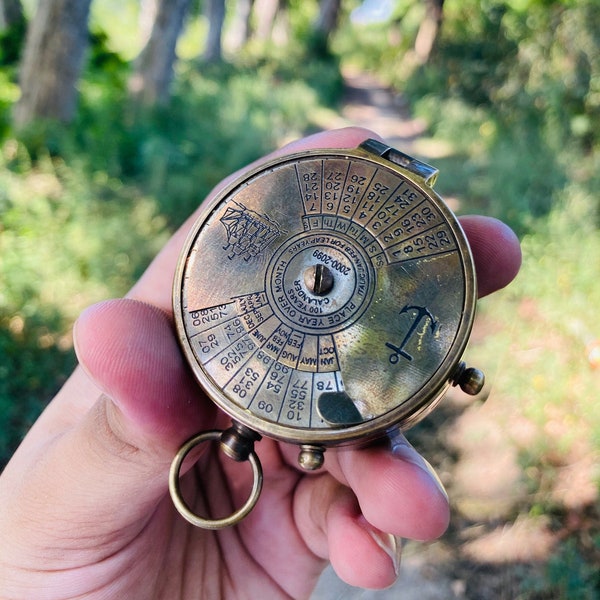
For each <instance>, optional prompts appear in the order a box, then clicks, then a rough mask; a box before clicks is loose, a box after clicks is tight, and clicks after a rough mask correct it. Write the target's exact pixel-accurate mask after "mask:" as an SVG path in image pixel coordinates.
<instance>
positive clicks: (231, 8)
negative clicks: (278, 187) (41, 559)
mask: <svg viewBox="0 0 600 600" xmlns="http://www.w3.org/2000/svg"><path fill="white" fill-rule="evenodd" d="M44 4H45V5H47V4H50V3H48V2H45V3H44ZM54 4H58V3H54ZM64 4H65V6H67V7H68V6H69V4H78V6H79V9H78V10H80V11H81V12H82V16H81V18H80V19H79V21H76V24H75V27H76V28H78V30H79V34H80V35H79V40H80V41H79V42H78V48H76V49H75V50H74V51H71V52H70V56H76V55H77V53H80V54H81V56H82V57H83V59H82V61H81V70H79V69H78V68H77V65H75V67H73V64H72V63H71V64H69V65H67V64H63V63H61V61H60V60H59V58H60V57H58V58H57V57H53V56H52V55H51V53H50V52H48V51H47V52H46V55H45V57H44V60H43V61H42V60H41V58H40V57H36V56H35V52H34V50H35V49H34V48H32V47H33V46H34V43H33V39H34V34H33V31H34V23H35V22H36V19H35V15H36V11H37V2H35V1H33V0H23V1H22V2H19V0H0V13H1V14H0V467H2V466H3V465H4V464H5V463H6V461H7V460H8V459H9V457H10V455H11V453H12V452H13V451H14V449H15V447H16V445H17V444H18V443H19V440H20V439H21V438H22V436H23V435H24V433H25V432H26V431H27V429H28V428H29V427H30V426H31V424H32V423H33V421H34V420H35V418H36V417H37V415H38V414H39V413H40V411H41V410H42V409H43V407H44V406H45V404H46V403H47V402H48V400H49V399H50V398H51V397H52V395H53V393H54V392H55V391H56V390H57V389H58V388H59V387H60V385H61V383H62V382H63V381H64V380H65V378H66V377H67V376H68V374H69V373H70V371H71V370H72V368H73V366H74V365H75V358H74V352H73V348H72V339H71V333H70V331H71V327H72V324H73V321H74V320H75V319H76V318H77V315H78V314H79V312H80V311H81V310H82V309H83V308H84V307H86V306H88V305H89V304H91V303H93V302H95V301H98V300H101V299H105V298H109V297H115V296H120V295H122V294H124V293H125V292H126V291H127V289H128V287H129V286H130V285H131V284H132V282H133V281H135V279H136V277H137V276H139V274H140V273H141V272H142V271H143V269H144V267H145V266H146V265H147V263H148V261H149V260H150V259H151V258H152V256H153V255H154V254H155V253H156V252H157V251H158V249H160V247H161V246H162V244H164V242H165V241H166V240H167V239H168V237H169V235H170V234H171V232H172V231H173V230H174V229H175V228H176V227H177V226H178V225H179V224H180V223H181V222H182V221H183V219H184V218H185V217H186V216H187V215H189V214H190V212H191V211H192V210H193V209H194V208H195V207H196V206H197V205H198V204H199V203H200V202H202V200H203V198H204V197H205V195H206V194H207V193H208V191H209V190H210V189H211V187H212V186H213V185H215V184H216V183H218V182H219V181H220V180H221V179H222V178H223V177H225V176H226V175H228V174H230V173H231V172H232V171H233V170H235V169H237V168H239V167H241V166H243V165H245V164H247V163H248V162H250V161H252V160H254V159H256V158H258V157H260V156H262V155H264V154H265V153H266V152H268V151H269V150H271V149H273V148H275V147H277V146H279V145H281V144H282V143H284V142H286V141H288V140H290V139H293V138H296V137H299V136H302V135H304V134H306V133H310V132H314V131H318V130H322V129H328V128H333V127H339V126H344V125H350V124H360V125H363V126H367V127H371V128H373V129H375V130H376V131H377V132H378V133H380V134H381V135H383V136H384V137H386V138H387V139H388V140H390V141H391V142H392V143H393V144H395V145H396V146H398V147H399V148H400V149H402V150H404V151H407V152H409V153H413V154H415V155H416V156H418V157H419V158H421V159H423V160H425V161H427V162H430V163H432V164H434V165H435V166H437V167H438V168H439V169H440V171H441V175H440V178H439V180H438V184H437V186H436V189H437V190H438V191H439V192H440V193H441V194H442V195H443V196H444V197H446V198H447V199H448V202H449V204H450V205H451V207H452V208H453V209H454V210H456V211H457V212H459V213H462V214H464V213H470V212H477V213H481V214H486V215H491V216H495V217H498V218H500V219H502V220H504V221H506V222H507V223H508V224H510V225H511V226H512V227H513V228H514V229H515V231H516V232H517V233H518V235H519V237H520V238H521V240H522V246H523V252H524V265H523V269H522V272H521V274H520V275H519V277H518V279H517V280H516V282H515V283H514V284H513V285H511V286H510V287H509V288H507V289H506V290H504V291H503V292H501V293H499V294H497V295H495V296H494V297H491V298H486V299H485V300H483V301H482V302H481V303H480V309H479V317H478V321H477V324H476V328H475V332H474V338H473V341H472V344H471V347H470V350H469V361H470V362H471V363H473V364H474V365H476V366H479V367H481V368H483V369H484V370H485V371H486V373H487V375H488V379H489V380H490V384H489V385H488V387H487V388H486V391H485V394H484V396H486V397H487V401H486V402H485V404H482V403H480V402H478V403H476V404H472V403H469V402H468V401H467V400H466V399H465V398H464V397H463V396H462V395H461V394H459V393H456V392H455V393H453V394H451V397H450V398H449V399H448V400H447V401H446V402H445V403H444V404H443V406H442V407H441V408H440V409H439V410H438V411H437V412H435V413H434V414H433V415H432V416H431V417H430V418H428V419H427V420H426V421H425V422H424V423H423V424H421V425H419V426H418V427H417V428H416V429H415V430H414V431H411V432H409V434H408V436H409V439H411V441H412V442H413V443H415V444H416V445H417V446H418V448H419V449H420V450H421V451H422V452H423V453H424V455H425V456H427V457H428V458H429V460H430V461H431V462H432V463H433V464H434V465H435V466H436V468H437V469H438V471H439V473H440V476H441V478H442V479H443V481H444V483H445V485H446V486H447V488H448V491H449V493H450V497H451V500H452V503H453V520H452V524H451V527H450V529H449V531H448V533H447V534H446V535H445V536H444V537H443V538H442V539H441V540H440V541H438V542H435V543H433V544H429V545H426V546H425V545H421V544H409V545H408V546H407V548H406V550H405V559H404V560H405V572H404V573H403V577H404V579H403V581H401V584H398V586H397V587H395V588H394V589H393V590H388V591H386V592H378V593H376V594H375V593H372V595H368V596H367V595H366V594H367V593H366V592H364V593H363V592H358V591H352V590H349V589H346V588H343V587H336V586H338V583H337V582H335V580H334V578H333V576H331V577H330V578H329V579H327V581H324V582H323V583H322V585H321V586H320V587H319V588H318V590H317V592H315V598H337V597H348V598H354V597H356V598H359V597H360V598H371V597H372V598H379V597H381V598H384V597H385V598H392V597H401V598H403V597H406V598H419V599H420V600H427V599H428V598H431V599H433V598H468V599H477V600H482V599H483V600H485V599H487V598H489V599H494V600H496V599H502V598H504V599H511V600H512V599H516V598H523V599H556V598H560V599H567V600H570V599H577V600H580V599H584V600H586V599H589V600H595V599H598V598H600V570H599V568H598V565H600V526H599V525H600V511H599V500H598V493H599V486H600V469H599V458H600V398H599V396H600V319H599V318H598V314H599V310H600V308H599V307H600V283H599V279H600V235H599V226H600V211H599V204H600V10H599V8H598V3H597V0H562V1H558V0H511V1H506V2H500V1H494V0H486V1H485V2H479V1H475V0H446V1H445V2H443V1H442V0H385V1H383V0H382V1H379V2H377V1H375V0H365V2H362V3H361V2H359V1H358V0H321V1H320V2H318V1H317V0H287V1H285V2H284V1H283V0H279V1H278V0H254V1H251V0H237V1H234V0H228V1H227V2H225V1H224V0H204V1H203V0H193V1H192V0H177V1H173V2H163V3H158V4H157V1H156V0H141V1H137V0H119V1H118V2H117V1H116V0H95V1H93V2H92V3H91V6H90V12H89V19H88V16H87V15H86V12H87V11H86V10H84V8H83V7H84V6H85V5H86V4H87V3H86V2H73V1H71V3H69V2H66V3H64ZM157 7H158V8H157ZM65 10H70V9H65ZM157 10H160V11H162V12H161V14H162V17H163V22H168V23H171V25H172V28H171V29H170V30H169V31H168V32H167V31H166V30H165V29H163V30H159V29H158V27H156V26H154V25H155V23H156V21H157V19H155V15H156V11H157ZM59 17H60V15H58V16H57V15H50V16H48V15H46V16H45V17H44V19H38V20H39V21H40V23H38V25H39V26H40V27H42V29H44V30H45V31H47V32H49V34H50V37H51V38H52V37H53V39H66V38H64V37H62V38H61V36H64V30H61V27H64V26H65V24H64V23H62V25H61V21H60V18H59ZM165 20H166V21H165ZM71 21H73V19H71ZM71 26H72V27H73V25H71ZM28 30H29V33H30V35H29V38H27V31H28ZM75 39H78V38H77V36H75ZM170 42H172V43H171V48H170V47H169V43H170ZM173 48H174V49H175V51H174V52H173ZM53 58H54V59H55V63H54V66H53V67H52V68H50V66H49V65H52V64H53V63H52V62H51V61H52V59H53ZM63 60H64V59H63ZM75 62H76V61H75ZM36 69H37V71H36ZM69 77H71V79H70V80H69ZM69 81H71V83H69ZM52 86H54V89H59V90H61V92H60V96H58V97H57V96H56V94H54V96H52V93H51V92H50V91H49V90H50V89H51V88H52ZM44 94H46V95H44ZM20 98H21V99H20ZM31 98H37V101H36V102H33V101H32V100H31ZM340 585H341V584H340ZM411 586H412V587H411ZM411 590H416V591H411ZM342 594H343V595H342ZM352 594H354V595H352ZM386 594H387V595H386ZM402 594H404V595H402ZM411 594H413V595H411ZM436 594H437V595H436Z"/></svg>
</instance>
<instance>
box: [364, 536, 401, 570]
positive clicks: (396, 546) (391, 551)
mask: <svg viewBox="0 0 600 600" xmlns="http://www.w3.org/2000/svg"><path fill="white" fill-rule="evenodd" d="M367 531H368V532H369V535H370V536H371V537H372V538H373V540H374V541H375V543H376V544H377V545H378V546H379V547H380V548H381V549H382V550H383V551H384V552H385V553H386V554H387V555H388V556H389V557H390V558H391V560H392V565H393V566H394V573H395V574H396V577H398V575H399V574H400V562H401V559H402V538H399V537H396V536H395V535H392V534H391V533H384V532H383V531H379V529H374V528H372V527H369V528H368V529H367Z"/></svg>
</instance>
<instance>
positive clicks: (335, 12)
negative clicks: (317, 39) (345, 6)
mask: <svg viewBox="0 0 600 600" xmlns="http://www.w3.org/2000/svg"><path fill="white" fill-rule="evenodd" d="M341 5H342V1H341V0H321V2H320V3H319V17H318V19H317V22H316V24H315V30H316V31H317V33H319V34H320V35H321V36H323V37H324V38H325V39H327V38H329V36H330V35H331V33H332V32H333V31H334V30H335V28H336V27H337V23H338V18H339V15H340V8H341Z"/></svg>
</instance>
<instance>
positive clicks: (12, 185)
mask: <svg viewBox="0 0 600 600" xmlns="http://www.w3.org/2000/svg"><path fill="white" fill-rule="evenodd" d="M91 42H92V43H91V48H90V52H89V60H88V64H87V70H86V72H85V73H84V76H83V77H82V79H81V81H80V84H79V87H80V104H79V110H78V113H77V117H76V120H75V122H74V123H72V124H71V125H70V126H65V125H61V124H58V123H50V122H37V123H33V124H32V125H30V126H29V127H27V128H26V129H25V130H22V131H20V132H19V135H18V137H16V136H15V135H14V134H13V133H12V132H11V129H10V110H11V107H12V104H13V103H14V101H15V100H16V99H17V97H18V87H17V85H16V83H15V80H16V70H15V68H14V66H11V67H10V68H6V69H2V70H0V83H1V82H2V81H5V82H6V87H3V86H1V85H0V89H1V90H2V91H0V140H1V152H0V256H1V260H0V281H1V282H2V283H1V285H0V356H1V357H2V360H1V361H0V466H1V465H2V464H4V463H5V462H6V461H7V459H8V457H9V456H10V455H11V453H12V451H13V450H14V448H15V446H16V444H17V443H18V442H19V440H20V439H21V437H22V436H23V434H24V433H25V432H26V431H27V429H28V428H29V427H30V426H31V424H32V423H33V421H34V420H35V418H36V417H37V416H38V415H39V413H40V411H41V410H42V408H43V407H44V405H45V403H46V402H47V401H48V400H49V399H50V398H51V396H52V395H53V394H54V393H55V392H56V390H57V389H58V388H59V387H60V385H61V384H62V383H63V382H64V380H65V378H66V377H67V376H68V374H69V373H70V371H71V370H72V368H73V366H74V364H75V357H74V352H73V348H72V341H71V337H70V330H71V327H72V324H73V321H74V320H75V319H76V317H77V315H78V314H79V313H80V312H81V310H82V309H83V308H85V306H88V305H89V304H91V303H93V302H95V301H98V300H101V299H104V298H108V297H115V296H120V295H123V294H125V293H126V292H127V289H128V288H129V287H130V286H131V284H132V283H133V282H134V281H135V279H136V278H137V277H138V276H139V275H140V274H141V273H142V271H143V269H144V268H145V266H146V265H147V264H148V262H149V261H150V260H151V258H152V257H153V256H154V255H155V254H156V252H157V251H158V250H159V249H160V247H161V246H162V245H163V244H164V243H165V241H166V240H167V239H168V237H169V235H170V233H171V232H172V231H173V230H174V229H175V228H176V227H177V226H178V225H179V224H181V222H182V221H183V220H184V219H185V218H187V217H188V216H189V214H190V213H191V212H192V211H193V210H194V209H195V208H196V207H197V206H198V205H199V204H200V203H201V202H202V200H203V199H204V197H205V196H206V195H207V194H208V193H209V191H210V190H211V188H212V187H213V186H214V185H215V184H216V183H218V182H219V181H221V180H222V179H223V178H224V177H226V176H227V175H229V174H231V173H232V172H233V171H235V170H236V169H238V168H241V167H242V166H244V165H246V164H248V163H249V162H251V161H253V160H255V159H257V158H259V157H261V156H263V155H264V154H265V153H267V152H269V151H271V150H272V149H273V148H274V147H276V146H277V145H278V144H280V143H281V142H282V140H286V139H290V138H295V137H298V136H300V135H301V134H302V133H303V132H305V131H308V130H310V129H311V128H313V125H312V120H311V119H312V115H314V114H315V113H316V112H317V111H318V110H319V108H320V107H321V106H323V105H326V104H327V105H330V104H332V103H335V102H336V100H337V98H338V97H339V94H340V92H341V89H342V87H341V83H342V80H341V77H340V74H339V68H338V65H337V62H336V61H335V59H333V58H331V57H329V58H327V59H326V60H321V59H315V60H312V59H311V60H308V57H307V55H306V53H305V51H304V50H303V49H302V48H300V47H299V46H297V45H296V46H293V47H292V48H291V49H290V52H286V53H284V52H282V51H281V50H277V49H272V50H271V51H269V52H268V53H267V52H260V51H259V49H258V48H255V49H253V50H252V51H251V52H247V53H246V54H244V55H243V56H240V57H239V60H238V61H237V62H236V64H232V63H230V64H228V63H223V64H220V65H215V66H210V67H207V66H204V65H200V64H198V62H197V61H195V60H189V61H181V62H180V63H179V65H178V73H177V77H176V80H175V82H174V86H173V96H172V101H171V102H170V103H169V105H168V106H165V107H160V108H157V109H154V110H148V111H146V112H143V113H141V112H136V110H134V107H133V106H132V104H131V103H130V100H129V98H128V94H127V78H128V75H129V68H130V65H129V63H127V62H126V61H124V60H123V59H122V58H121V56H120V55H119V54H118V53H116V52H114V51H113V50H112V49H111V40H110V39H109V37H108V36H107V35H106V34H105V33H103V32H102V31H100V30H98V29H97V28H96V29H95V30H94V31H93V33H92V37H91Z"/></svg>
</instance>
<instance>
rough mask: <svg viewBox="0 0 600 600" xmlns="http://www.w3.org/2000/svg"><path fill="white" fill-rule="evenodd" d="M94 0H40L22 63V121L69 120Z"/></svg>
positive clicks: (18, 113) (18, 114)
mask: <svg viewBox="0 0 600 600" xmlns="http://www.w3.org/2000/svg"><path fill="white" fill-rule="evenodd" d="M90 3H91V0H40V3H39V5H38V9H37V11H36V13H35V17H34V18H33V21H32V22H31V25H30V26H29V31H28V33H27V41H26V44H25V53H24V56H23V60H22V63H21V72H20V84H21V98H20V99H19V101H18V102H17V104H16V106H15V111H14V115H13V117H14V121H15V125H17V126H18V127H20V126H23V125H25V124H26V123H29V122H30V121H32V120H34V119H36V118H48V119H58V120H60V121H64V122H68V121H71V120H72V119H73V117H74V115H75V108H76V105H77V90H76V87H75V86H76V84H77V80H78V79H79V75H80V73H81V68H82V66H83V58H84V54H85V51H86V49H87V46H88V29H87V21H88V15H89V11H90Z"/></svg>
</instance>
